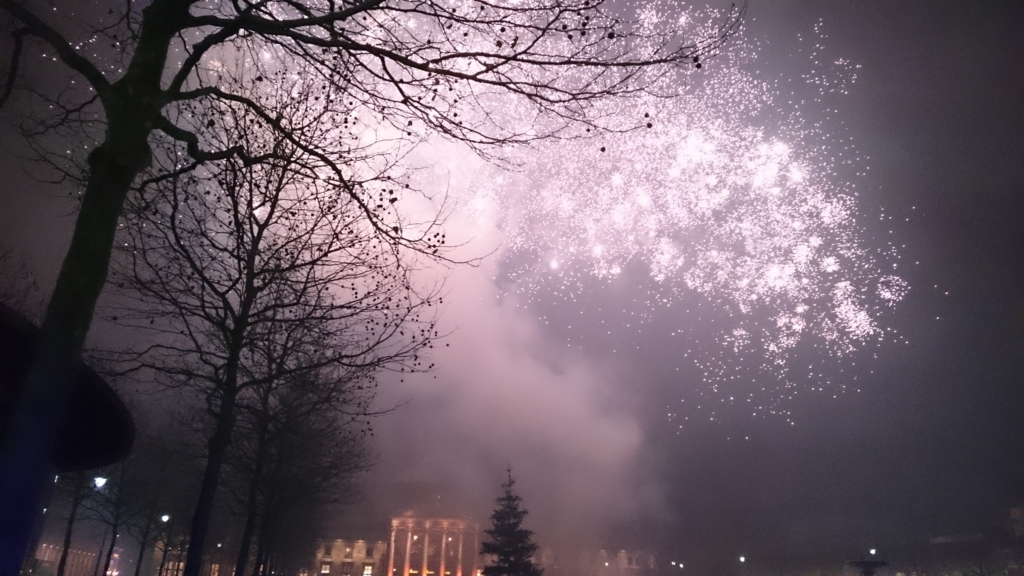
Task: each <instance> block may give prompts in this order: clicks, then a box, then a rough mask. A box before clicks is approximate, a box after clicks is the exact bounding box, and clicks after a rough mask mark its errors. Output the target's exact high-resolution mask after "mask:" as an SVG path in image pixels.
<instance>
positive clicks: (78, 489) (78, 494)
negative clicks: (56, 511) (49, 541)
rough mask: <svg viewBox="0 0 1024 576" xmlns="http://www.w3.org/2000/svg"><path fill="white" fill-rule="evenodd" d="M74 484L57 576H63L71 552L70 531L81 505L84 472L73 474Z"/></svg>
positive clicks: (83, 491) (84, 479)
mask: <svg viewBox="0 0 1024 576" xmlns="http://www.w3.org/2000/svg"><path fill="white" fill-rule="evenodd" d="M74 482H75V484H74V492H72V494H71V513H70V514H69V515H68V524H67V526H66V527H65V528H64V547H63V548H61V550H60V561H59V562H57V576H64V569H65V568H66V567H67V565H68V552H70V551H71V531H72V530H73V529H74V526H75V516H77V515H78V506H79V505H80V504H81V503H82V498H83V496H84V494H85V483H86V477H85V472H75V480H74Z"/></svg>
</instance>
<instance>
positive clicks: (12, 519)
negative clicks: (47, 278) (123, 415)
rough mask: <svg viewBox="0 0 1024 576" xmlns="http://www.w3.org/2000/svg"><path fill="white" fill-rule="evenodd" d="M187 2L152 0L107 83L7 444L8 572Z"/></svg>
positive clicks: (41, 486)
mask: <svg viewBox="0 0 1024 576" xmlns="http://www.w3.org/2000/svg"><path fill="white" fill-rule="evenodd" d="M5 4H8V3H5ZM189 5H190V3H189V2H179V1H170V0H154V1H153V2H152V3H151V4H150V5H149V6H148V7H146V8H145V9H144V10H143V21H142V26H141V29H140V33H139V40H138V44H137V48H136V50H135V53H134V54H133V55H132V61H131V63H130V64H129V65H128V67H127V70H126V71H125V74H124V76H123V77H122V78H121V80H119V81H117V82H116V83H115V84H113V85H109V86H106V87H102V88H103V89H104V90H106V94H105V96H104V98H103V107H104V112H105V114H106V133H105V134H104V139H103V143H102V144H100V145H99V146H98V147H97V148H96V149H94V150H93V151H92V153H90V154H89V159H88V165H89V174H88V181H87V184H86V187H85V194H84V195H83V196H82V204H81V208H80V210H79V212H78V218H77V219H76V220H75V230H74V233H73V234H72V236H71V244H70V246H69V247H68V252H67V254H66V255H65V256H64V262H63V263H62V264H61V269H60V273H59V274H58V276H57V282H56V284H55V285H54V287H53V293H52V294H51V296H50V302H49V304H48V305H47V308H46V317H45V318H44V319H43V326H42V333H41V336H40V341H39V346H38V347H37V348H36V352H35V355H34V357H33V358H32V366H31V368H30V369H29V371H28V376H27V378H26V381H25V385H24V388H23V389H22V392H21V394H20V397H19V398H18V400H17V403H16V405H15V408H14V412H13V413H12V415H11V420H10V422H9V424H8V426H7V429H6V430H5V431H4V432H3V434H4V437H3V439H2V444H0V576H7V575H10V576H14V575H16V574H18V571H19V569H20V568H21V562H22V558H23V557H24V556H25V553H26V547H27V546H28V544H29V541H30V540H31V537H32V525H33V522H34V519H35V518H36V516H37V515H38V514H39V513H40V511H41V510H42V505H41V503H42V501H43V497H44V495H45V494H46V490H47V488H48V487H49V485H50V484H52V483H51V482H47V479H48V478H50V477H51V475H52V473H53V472H52V469H53V465H52V464H51V463H50V455H51V453H52V452H53V444H54V440H55V438H56V436H57V430H58V428H59V426H60V422H61V418H62V417H63V416H64V412H65V409H66V408H67V404H68V401H69V399H70V397H71V390H72V388H73V385H74V380H73V376H74V374H75V365H76V363H77V362H78V359H79V357H80V355H81V351H82V346H83V344H84V343H85V336H86V334H87V333H88V332H89V325H90V324H91V322H92V315H93V309H94V307H95V305H96V300H97V299H98V298H99V295H100V292H101V291H102V290H103V285H104V284H105V283H106V281H107V269H108V267H109V264H110V254H111V249H112V248H113V244H114V235H115V233H116V231H117V221H118V218H119V217H120V215H121V207H122V206H123V205H124V200H125V197H126V196H127V194H128V190H129V189H130V187H131V184H132V182H133V181H134V180H135V178H136V176H138V175H139V173H140V172H142V171H143V170H144V169H146V168H147V167H148V166H149V164H150V162H151V160H152V158H151V152H150V148H149V144H148V140H149V134H150V132H151V131H152V129H153V116H154V114H159V110H160V108H161V106H162V103H161V98H162V97H163V96H162V91H161V90H162V87H161V85H160V82H161V78H162V77H163V74H164V68H165V66H166V62H167V53H168V50H169V49H170V43H171V39H172V38H174V36H175V34H176V33H177V32H178V31H179V30H180V29H181V28H182V27H183V26H184V24H185V21H186V19H187V18H188V16H189ZM5 7H6V6H5ZM9 11H10V9H9V8H8V12H9ZM94 88H95V89H96V90H97V92H99V90H100V89H101V87H100V86H94Z"/></svg>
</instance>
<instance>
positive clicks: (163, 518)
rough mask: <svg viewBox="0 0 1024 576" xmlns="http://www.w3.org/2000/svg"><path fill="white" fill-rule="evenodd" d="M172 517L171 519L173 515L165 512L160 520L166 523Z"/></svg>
mask: <svg viewBox="0 0 1024 576" xmlns="http://www.w3.org/2000/svg"><path fill="white" fill-rule="evenodd" d="M170 519H171V515H170V514H164V515H163V516H161V517H160V521H161V522H164V523H167V521H168V520H170Z"/></svg>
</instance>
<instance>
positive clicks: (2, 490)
mask: <svg viewBox="0 0 1024 576" xmlns="http://www.w3.org/2000/svg"><path fill="white" fill-rule="evenodd" d="M103 5H104V3H100V4H98V5H90V6H89V10H90V11H91V14H89V16H90V17H91V18H90V19H89V21H84V19H83V18H79V17H74V16H72V15H71V14H65V13H63V12H62V11H61V10H60V9H58V7H57V6H52V5H49V4H39V5H33V3H31V2H28V1H25V0H0V11H2V12H3V13H4V14H5V15H6V17H7V18H9V20H8V22H9V23H10V24H9V25H7V26H6V27H7V29H9V30H11V32H12V42H13V49H12V50H11V65H10V67H9V73H8V78H7V80H6V81H5V82H4V83H3V87H2V89H0V90H2V91H0V106H3V105H4V104H5V103H6V102H7V101H8V100H9V97H10V96H11V94H12V89H13V88H15V87H16V85H17V84H18V82H17V80H18V78H19V71H20V70H22V69H24V70H25V71H26V74H29V75H30V76H32V77H30V80H32V79H36V80H39V79H38V78H36V77H34V75H37V74H42V75H46V74H48V73H50V74H57V75H63V76H65V77H66V79H67V80H68V82H67V83H62V82H60V80H59V79H58V80H57V81H56V82H53V81H52V79H45V78H44V79H45V80H51V81H46V82H37V83H36V85H35V86H34V87H33V89H32V90H31V92H32V93H33V94H37V95H40V96H42V97H43V99H44V105H43V106H41V107H40V108H39V109H37V110H35V111H34V114H41V115H44V116H45V117H43V118H40V119H39V122H38V123H36V126H37V128H38V130H37V132H40V131H41V132H47V131H48V130H58V131H60V130H62V129H63V130H64V132H65V133H67V132H68V127H69V126H70V127H71V128H70V130H73V131H80V132H81V138H82V140H83V141H84V142H76V144H81V147H79V146H77V145H76V146H66V147H64V146H62V147H61V148H60V149H61V150H68V151H70V150H76V151H80V152H81V153H83V154H87V156H86V158H85V159H84V160H82V161H81V162H80V163H81V167H82V168H83V170H84V171H82V172H79V171H77V170H76V169H75V167H74V166H75V164H74V162H73V161H74V158H71V159H67V158H66V157H67V155H66V154H65V155H63V156H64V158H65V160H57V159H56V157H55V156H51V159H52V160H54V162H55V163H57V164H59V163H61V162H65V163H66V164H67V166H68V168H67V172H66V173H68V174H71V175H73V176H77V177H79V178H80V180H81V182H82V183H83V185H84V188H83V193H82V195H81V205H80V209H79V213H78V218H77V220H76V223H75V229H74V232H73V234H72V239H71V243H70V246H69V248H68V252H67V255H66V256H65V259H64V261H63V263H62V265H61V269H60V272H59V274H58V277H57V281H56V284H55V286H54V289H53V291H52V294H51V297H50V300H49V304H48V306H47V309H46V314H45V318H44V320H43V324H42V342H41V345H40V347H39V349H38V351H37V352H36V355H35V358H34V360H33V365H32V368H31V370H30V372H29V375H28V377H27V384H26V393H25V394H23V395H22V398H20V399H19V404H18V408H17V410H16V412H15V415H14V417H13V419H12V422H11V425H10V426H9V427H8V430H7V431H6V432H5V437H4V438H3V443H2V447H0V546H2V549H0V562H3V563H4V565H3V567H0V571H6V572H11V573H13V572H15V571H16V570H17V566H18V565H20V561H21V557H22V556H23V555H24V553H25V548H26V545H27V542H28V538H29V536H28V534H29V531H30V530H29V527H30V525H31V523H32V519H33V517H34V516H35V515H36V514H38V511H39V510H40V509H41V508H40V506H39V502H40V500H41V495H42V493H43V489H44V488H43V487H44V485H45V482H46V478H47V477H48V476H49V463H48V461H47V457H48V455H49V454H50V448H51V447H52V445H53V442H54V438H55V435H56V430H57V424H58V422H59V420H60V417H61V415H62V414H63V412H64V409H65V407H66V405H67V402H68V399H69V397H70V390H71V386H70V382H71V380H70V379H69V378H66V377H64V376H65V375H67V374H69V373H70V372H71V370H72V369H73V367H74V362H75V361H76V359H77V358H78V356H79V355H80V353H81V350H82V346H83V343H84V341H85V337H86V334H87V332H88V330H89V326H90V324H91V321H92V315H93V310H94V307H95V304H96V301H97V299H98V298H99V295H100V292H101V290H102V288H103V285H104V283H105V282H106V277H107V268H108V264H109V261H110V256H111V249H112V246H113V242H114V237H115V233H116V230H117V225H118V218H119V217H120V214H121V209H122V206H123V204H124V202H125V199H126V198H127V196H128V193H129V191H130V190H131V189H132V186H133V185H134V184H135V183H136V182H137V180H138V178H139V176H140V174H142V173H143V172H144V171H145V170H146V169H147V168H148V167H150V166H151V163H152V160H153V151H152V147H151V145H152V144H153V141H154V140H156V139H170V140H173V141H175V142H179V143H181V144H182V145H183V146H184V147H185V149H186V152H187V155H186V156H183V157H182V162H181V166H178V167H175V170H179V169H190V168H191V167H192V166H194V165H195V164H202V163H206V162H213V161H232V162H238V163H241V164H251V163H252V162H254V161H257V160H258V159H259V153H258V152H254V151H252V150H249V149H247V147H246V145H245V143H243V142H237V141H232V142H217V141H216V139H212V138H210V137H209V135H210V133H211V132H212V133H217V131H218V126H217V122H216V121H214V122H213V123H212V124H207V125H202V126H198V127H197V126H194V125H192V124H190V123H189V122H188V119H189V118H190V117H191V110H194V108H195V107H207V108H210V109H212V110H218V109H221V108H222V107H224V106H240V107H244V108H246V109H247V110H248V111H249V112H250V113H251V114H252V115H253V116H254V117H256V118H259V119H260V121H261V123H262V124H263V126H264V127H266V128H267V129H270V130H272V131H274V132H275V133H276V134H277V135H278V136H279V138H281V139H282V140H284V141H286V142H288V144H289V145H290V146H291V147H293V148H295V149H296V150H300V151H302V153H304V154H306V155H309V156H311V157H315V158H317V159H318V160H319V161H320V162H321V163H322V164H323V166H324V167H325V168H326V169H325V170H324V171H323V172H322V173H321V177H322V178H323V179H325V180H331V181H332V182H333V184H334V185H335V186H336V188H337V190H339V191H340V194H342V195H344V196H345V197H347V199H349V200H351V201H352V202H354V203H356V204H357V205H358V206H360V208H361V209H362V211H363V213H364V217H365V218H366V221H367V222H368V223H369V224H370V225H371V226H372V227H373V228H374V229H375V230H376V233H377V234H378V235H379V238H380V240H381V241H382V242H386V243H389V244H392V245H401V246H407V247H411V248H413V249H417V250H421V251H423V252H425V253H431V251H432V250H433V248H434V246H433V244H434V243H433V241H432V240H433V239H431V238H427V237H409V236H407V235H406V234H404V233H403V232H402V231H401V230H396V229H395V228H394V227H389V226H387V225H386V223H385V222H383V221H382V215H381V213H380V211H378V210H377V209H376V205H377V204H376V202H375V195H370V194H368V193H366V192H365V191H363V190H360V189H359V188H358V187H355V186H353V185H352V183H351V181H350V179H351V174H350V173H349V172H348V171H347V168H346V158H345V157H344V155H342V156H337V155H336V154H334V153H333V152H332V151H330V150H326V151H325V150H324V148H323V144H324V142H319V141H310V140H307V139H305V138H304V137H303V135H302V133H301V132H296V131H294V130H293V126H292V125H290V124H286V123H282V122H280V121H279V119H277V118H276V117H275V116H274V115H273V114H269V113H268V112H267V110H265V109H264V108H263V107H262V106H261V104H260V102H259V101H258V100H256V99H253V98H252V97H250V96H249V95H248V94H247V93H245V92H242V93H239V92H233V91H231V90H230V89H228V88H225V87H224V86H221V85H220V84H219V82H218V71H219V70H220V69H221V68H222V67H223V64H224V61H225V58H228V59H230V58H231V57H233V56H234V55H241V56H242V57H243V58H244V59H245V64H246V69H247V70H248V71H249V72H250V73H249V74H248V75H246V76H245V86H246V88H252V87H254V86H258V85H259V84H260V83H263V82H268V83H276V84H282V83H288V82H289V81H290V79H289V73H290V72H293V71H296V70H308V71H309V72H310V73H311V74H313V75H314V76H316V77H317V78H318V79H319V80H320V82H321V83H322V85H323V86H331V87H333V88H334V89H336V90H337V91H338V93H339V97H342V98H344V100H345V101H348V102H351V103H353V105H358V106H359V107H360V110H361V112H360V115H362V116H367V117H372V118H373V119H374V121H375V122H380V123H386V124H390V125H392V126H393V127H394V128H396V129H398V130H399V132H398V134H406V135H408V134H410V133H411V132H412V130H411V129H410V128H411V127H412V126H411V125H410V124H411V123H416V124H418V125H419V126H423V127H425V128H426V129H427V130H430V131H432V133H437V134H441V135H444V136H446V137H449V138H453V139H457V140H461V141H463V142H466V143H467V144H469V145H471V146H474V147H477V149H482V148H481V147H484V146H487V145H490V144H496V143H497V144H500V143H510V142H521V141H527V140H531V139H535V138H543V137H548V136H553V135H557V136H564V137H571V136H574V135H583V131H582V130H580V127H582V126H598V125H599V119H595V118H592V117H591V116H590V115H588V103H590V102H592V101H595V100H599V99H602V98H607V97H614V96H618V95H626V94H630V93H635V92H637V91H640V90H643V89H644V88H645V87H646V86H649V85H650V84H651V83H652V82H654V81H655V80H656V79H657V78H658V77H659V75H663V74H664V73H665V72H666V71H665V70H654V69H653V68H655V67H657V66H659V65H667V66H673V65H678V64H684V63H685V64H686V65H697V64H694V63H695V62H696V61H697V60H698V59H699V58H700V57H702V56H704V55H707V54H709V53H712V52H714V50H715V49H716V48H717V47H718V46H719V45H720V43H721V42H722V41H723V40H724V39H725V38H726V37H727V36H728V35H729V34H731V33H732V32H733V31H735V29H736V28H737V19H735V18H731V19H729V20H728V21H726V22H725V23H724V24H723V25H722V26H721V27H719V28H717V29H713V30H709V31H708V32H707V33H706V34H705V35H703V36H702V37H701V38H698V39H697V40H696V41H692V42H691V41H685V40H683V39H681V38H680V37H679V36H678V35H677V34H676V33H675V32H674V29H675V28H676V26H677V20H678V19H677V18H675V17H674V15H673V16H669V17H667V18H665V19H664V22H665V27H664V29H663V28H661V27H659V26H657V25H654V24H657V22H655V21H652V20H650V19H648V20H646V21H636V22H633V21H629V20H628V19H627V18H624V17H622V16H621V12H620V11H619V10H618V9H617V8H610V7H606V6H605V5H604V2H603V0H531V1H528V2H509V3H494V2H490V1H487V0H485V1H483V2H480V3H479V4H476V3H474V4H473V5H466V4H461V3H454V4H453V3H448V2H442V1H439V0H412V1H401V2H384V1H382V0H359V1H355V2H341V3H338V2H334V1H332V0H328V1H326V2H312V1H309V2H307V1H301V0H300V1H293V0H270V1H266V2H248V1H245V0H242V1H239V2H198V1H196V0H153V1H151V2H140V3H134V2H122V1H118V2H115V1H113V0H111V1H110V2H109V8H108V9H106V10H104V9H102V6H103ZM27 48H28V49H27ZM31 48H35V50H31ZM30 58H32V60H30V61H31V62H32V65H30V66H23V65H22V62H23V61H27V60H28V59H30ZM647 72H649V73H647ZM72 81H73V82H76V83H77V84H74V86H83V85H84V88H83V89H80V90H75V89H68V90H62V88H60V87H58V88H55V89H53V90H49V91H48V90H47V88H48V87H50V86H73V84H72ZM510 104H518V106H517V109H518V110H519V112H520V113H518V114H515V115H513V116H511V117H513V118H520V119H528V120H527V121H526V122H525V125H514V126H507V125H504V122H503V121H499V120H497V118H498V117H497V116H495V115H493V114H492V112H494V111H496V110H500V109H508V106H509V105H510ZM90 140H91V141H90ZM196 536H200V538H199V540H200V543H199V545H201V544H202V542H201V540H202V538H201V534H197V535H196ZM200 568H201V565H200V564H199V556H198V555H195V554H190V555H189V559H188V568H187V570H186V575H185V576H198V574H199V571H200Z"/></svg>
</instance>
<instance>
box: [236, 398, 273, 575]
mask: <svg viewBox="0 0 1024 576" xmlns="http://www.w3.org/2000/svg"><path fill="white" fill-rule="evenodd" d="M263 408H264V412H266V410H267V408H268V403H267V402H266V401H264V403H263ZM267 428H269V417H261V422H260V432H259V438H258V439H257V441H256V465H255V467H254V468H253V472H252V481H251V482H250V483H249V494H248V502H247V503H246V517H245V528H243V529H242V541H241V542H240V543H239V546H238V560H237V561H236V562H235V573H234V576H245V568H246V564H248V562H249V551H250V549H251V545H252V535H253V532H255V530H256V515H257V510H256V508H257V500H258V496H259V482H260V477H261V476H262V475H263V460H264V459H265V458H266V452H267Z"/></svg>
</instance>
